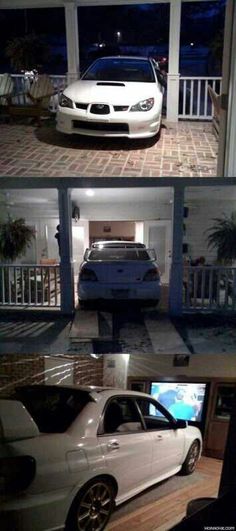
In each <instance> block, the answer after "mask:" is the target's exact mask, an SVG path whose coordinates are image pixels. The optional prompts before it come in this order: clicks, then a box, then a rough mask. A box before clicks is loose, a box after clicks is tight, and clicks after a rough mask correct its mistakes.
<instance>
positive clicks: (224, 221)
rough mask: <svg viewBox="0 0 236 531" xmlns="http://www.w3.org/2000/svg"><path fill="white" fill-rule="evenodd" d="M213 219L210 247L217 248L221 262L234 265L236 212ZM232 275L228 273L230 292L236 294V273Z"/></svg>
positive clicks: (235, 254) (235, 258)
mask: <svg viewBox="0 0 236 531" xmlns="http://www.w3.org/2000/svg"><path fill="white" fill-rule="evenodd" d="M213 221H214V222H215V223H214V225H212V227H210V228H209V229H208V230H207V232H208V233H209V234H208V237H207V243H208V247H211V248H213V249H216V251H217V261H218V262H219V263H220V264H223V265H230V266H233V265H234V264H235V260H236V212H232V214H231V215H230V216H227V215H226V214H223V216H222V217H221V218H215V219H214V220H213ZM230 277H231V278H230ZM230 277H229V276H228V275H227V280H228V282H229V285H228V289H229V293H230V294H233V295H234V296H235V295H236V274H233V275H232V276H231V274H230Z"/></svg>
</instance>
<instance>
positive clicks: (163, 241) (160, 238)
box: [144, 220, 171, 284]
mask: <svg viewBox="0 0 236 531" xmlns="http://www.w3.org/2000/svg"><path fill="white" fill-rule="evenodd" d="M144 243H145V245H146V246H147V247H149V248H152V249H155V251H156V255H157V262H158V265H159V268H160V272H161V280H162V282H163V283H164V284H168V283H169V277H170V266H171V221H170V220H160V221H145V222H144Z"/></svg>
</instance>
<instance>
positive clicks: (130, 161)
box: [0, 122, 218, 177]
mask: <svg viewBox="0 0 236 531" xmlns="http://www.w3.org/2000/svg"><path fill="white" fill-rule="evenodd" d="M217 147H218V146H217V141H216V139H215V137H214V136H213V134H212V132H211V123H208V122H206V123H204V122H200V123H198V122H179V123H178V124H172V123H167V122H164V124H163V127H162V130H161V135H160V138H159V140H158V141H156V140H153V139H149V140H128V139H108V138H106V139H101V138H100V139H99V138H92V137H86V136H84V137H82V136H78V135H73V136H66V135H62V134H60V133H58V132H57V131H56V130H55V125H54V123H52V122H51V123H46V122H45V124H44V125H43V126H42V127H41V128H36V127H35V126H32V125H27V124H25V123H23V124H22V123H15V124H5V123H2V124H1V127H0V176H4V177H6V176H8V175H9V176H19V177H65V176H68V177H113V176H114V177H167V176H171V177H215V176H216V164H217Z"/></svg>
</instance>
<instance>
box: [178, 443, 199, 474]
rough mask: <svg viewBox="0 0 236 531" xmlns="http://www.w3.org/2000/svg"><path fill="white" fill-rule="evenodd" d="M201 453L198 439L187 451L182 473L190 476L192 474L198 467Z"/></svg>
mask: <svg viewBox="0 0 236 531" xmlns="http://www.w3.org/2000/svg"><path fill="white" fill-rule="evenodd" d="M199 453H200V444H199V441H197V439H196V440H195V441H193V443H192V444H191V446H190V448H189V451H188V453H187V456H186V459H185V461H184V463H183V465H182V468H181V474H182V475H184V476H188V475H189V474H192V473H193V472H194V470H195V468H196V465H197V462H198V458H199Z"/></svg>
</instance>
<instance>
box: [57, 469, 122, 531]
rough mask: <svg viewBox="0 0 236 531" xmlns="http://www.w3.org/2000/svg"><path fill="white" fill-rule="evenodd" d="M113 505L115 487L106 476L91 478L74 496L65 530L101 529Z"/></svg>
mask: <svg viewBox="0 0 236 531" xmlns="http://www.w3.org/2000/svg"><path fill="white" fill-rule="evenodd" d="M114 507H115V489H114V487H113V485H112V482H111V481H109V479H107V478H105V479H104V478H98V479H93V480H92V481H90V482H89V483H87V484H86V485H85V486H84V487H83V488H82V489H81V491H79V493H78V495H77V496H76V498H75V500H74V502H73V504H72V506H71V509H70V512H69V515H68V518H67V522H66V527H65V531H85V530H86V531H87V530H88V531H102V530H103V529H105V527H106V526H107V524H108V521H109V519H110V516H111V514H112V512H113V510H114Z"/></svg>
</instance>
